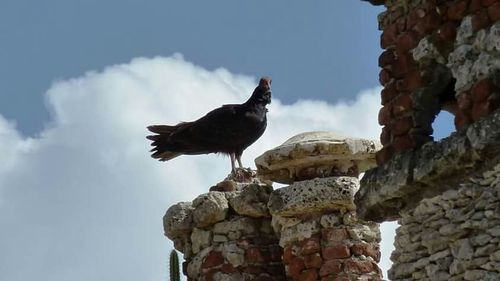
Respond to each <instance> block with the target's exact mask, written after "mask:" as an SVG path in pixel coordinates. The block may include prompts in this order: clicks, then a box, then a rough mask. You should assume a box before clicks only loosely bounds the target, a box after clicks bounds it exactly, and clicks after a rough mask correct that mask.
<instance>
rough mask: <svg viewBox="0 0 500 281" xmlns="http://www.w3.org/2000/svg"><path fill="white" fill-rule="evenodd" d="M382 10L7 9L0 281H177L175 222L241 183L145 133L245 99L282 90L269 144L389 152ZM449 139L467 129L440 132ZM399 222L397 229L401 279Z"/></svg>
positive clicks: (21, 5)
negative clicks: (334, 141)
mask: <svg viewBox="0 0 500 281" xmlns="http://www.w3.org/2000/svg"><path fill="white" fill-rule="evenodd" d="M380 11H381V8H380V7H374V6H371V5H370V4H368V3H366V2H362V1H353V0H335V1H332V0H318V1H314V2H308V3H304V2H303V1H284V0H283V1H282V0H276V1H261V0H258V1H251V2H248V1H247V2H244V3H243V2H241V3H240V2H235V1H217V0H216V1H210V2H201V1H196V2H195V1H182V2H180V1H138V0H122V1H117V0H109V1H102V0H101V1H96V0H86V1H76V0H75V1H71V0H64V1H63V0H59V1H56V0H54V1H26V0H3V1H2V2H1V3H0V42H2V43H1V44H0V62H1V63H0V154H1V155H2V161H1V162H0V225H2V232H0V249H2V251H0V280H10V281H24V280H32V279H34V278H36V279H37V280H47V281H48V280H50V281H59V280H60V281H79V280H82V281H93V280H120V281H128V280H130V281H132V280H134V281H135V280H148V281H149V280H151V281H152V280H162V279H163V280H164V279H165V278H166V276H167V272H166V260H167V255H168V250H169V248H170V247H171V244H170V243H169V242H168V241H167V239H166V238H165V237H163V235H162V234H163V230H162V225H161V218H162V216H163V214H164V212H165V210H166V209H167V208H168V207H169V206H170V205H172V204H174V203H176V202H179V201H187V200H192V199H193V198H194V197H195V196H196V195H198V194H200V193H202V192H206V191H207V190H208V188H209V187H210V186H211V185H213V184H214V183H216V182H218V181H220V180H221V179H223V178H224V177H225V176H226V175H227V173H228V171H229V160H228V159H227V158H225V157H221V156H214V155H209V156H194V157H179V158H178V159H175V161H172V162H168V163H159V162H157V161H153V160H152V159H151V158H150V157H149V154H148V152H147V151H148V149H149V144H148V143H147V141H146V140H145V138H144V137H145V135H146V134H147V132H146V131H145V126H147V125H150V124H153V123H167V124H171V123H176V122H179V121H188V120H193V119H195V118H198V117H200V116H201V115H203V114H204V113H206V112H207V111H208V110H210V109H213V108H215V107H218V106H220V105H221V104H226V103H235V102H242V101H244V100H245V99H246V98H247V97H248V96H249V94H250V92H251V91H252V89H253V87H255V83H256V81H257V79H258V77H259V76H262V75H270V76H272V77H273V103H272V104H271V106H270V108H269V126H268V129H267V131H266V133H265V134H264V135H263V137H262V138H261V139H260V140H259V141H257V142H256V143H255V144H254V145H253V146H251V147H250V148H249V149H248V150H247V151H245V153H244V155H243V162H244V164H245V165H246V166H253V159H254V158H255V157H256V156H258V155H260V154H261V153H263V152H264V151H265V150H267V149H270V148H272V147H274V146H276V145H279V144H280V143H282V142H283V141H285V140H286V139H287V138H289V137H291V136H293V135H295V134H297V133H301V132H304V131H310V130H330V131H335V132H339V133H341V134H345V135H350V136H358V137H366V138H372V139H377V138H378V135H379V134H380V127H379V126H378V124H377V114H378V109H379V107H380V99H379V91H380V87H379V85H378V72H379V69H378V66H377V61H378V55H379V54H380V52H381V50H380V48H379V43H378V42H379V36H380V32H379V31H378V30H377V22H376V18H377V14H378V13H379V12H380ZM436 122H437V123H439V124H437V125H436V127H435V128H437V130H436V135H437V136H444V135H446V134H448V133H449V131H450V130H451V128H452V126H451V124H452V122H451V118H450V117H449V116H448V117H446V116H445V118H440V120H439V121H436ZM393 228H394V225H391V226H387V227H386V228H385V230H384V231H385V232H384V235H385V236H384V237H385V240H384V241H383V243H382V247H383V248H382V249H383V251H384V253H383V255H384V262H383V265H382V266H383V268H384V269H387V267H388V264H389V263H388V255H389V252H388V250H387V249H390V247H391V244H392V241H391V238H392V237H391V235H392V232H391V231H393Z"/></svg>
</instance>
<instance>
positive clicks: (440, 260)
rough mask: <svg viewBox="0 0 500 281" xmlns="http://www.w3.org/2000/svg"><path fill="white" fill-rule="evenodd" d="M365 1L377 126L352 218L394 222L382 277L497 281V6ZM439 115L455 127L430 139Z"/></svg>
mask: <svg viewBox="0 0 500 281" xmlns="http://www.w3.org/2000/svg"><path fill="white" fill-rule="evenodd" d="M368 1H370V2H372V3H373V4H377V5H379V4H384V5H385V6H386V8H387V10H386V11H384V12H383V13H382V14H380V16H379V27H380V29H381V30H382V35H381V46H382V48H383V49H384V52H383V53H382V54H381V55H380V58H379V65H380V67H381V68H382V69H381V72H380V82H381V84H382V85H383V86H384V89H383V91H382V93H381V100H382V105H383V107H382V109H381V110H380V113H379V123H380V124H381V125H383V126H384V128H383V130H382V133H381V136H380V140H381V143H382V145H383V149H382V150H380V151H379V152H378V153H377V162H378V164H379V166H378V167H377V168H374V169H371V170H368V171H367V172H366V173H365V175H364V177H363V179H362V180H361V188H360V190H359V192H358V193H357V195H356V200H355V201H356V206H357V208H358V209H357V212H358V216H359V217H361V218H362V219H367V220H374V221H377V222H383V221H391V220H398V222H399V224H400V227H399V228H398V229H397V232H396V240H395V247H396V250H395V251H394V252H393V253H392V256H391V259H392V261H393V262H394V264H393V266H392V268H391V270H390V271H389V276H388V277H389V279H390V280H401V281H402V280H405V281H409V280H421V281H423V280H426V281H427V280H451V281H458V280H500V263H499V260H500V259H499V257H500V256H499V254H500V216H499V214H500V175H499V171H500V165H499V163H500V110H499V109H498V108H499V106H500V90H499V89H500V37H499V35H500V1H499V0H450V1H443V0H441V1H440V0H386V1H383V0H368ZM440 110H447V111H449V112H451V113H452V114H454V116H455V127H456V129H457V130H456V132H454V133H452V134H451V135H450V136H449V137H447V138H445V139H443V140H440V141H439V142H434V141H433V139H432V122H433V121H434V118H435V116H436V114H437V113H438V112H439V111H440Z"/></svg>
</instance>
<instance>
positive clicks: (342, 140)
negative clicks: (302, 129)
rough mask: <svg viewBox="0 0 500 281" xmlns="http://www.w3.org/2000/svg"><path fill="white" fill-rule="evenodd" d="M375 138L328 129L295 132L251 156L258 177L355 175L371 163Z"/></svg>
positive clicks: (277, 179)
mask: <svg viewBox="0 0 500 281" xmlns="http://www.w3.org/2000/svg"><path fill="white" fill-rule="evenodd" d="M380 147H381V145H380V144H379V143H378V142H377V141H373V140H366V139H355V138H347V137H343V136H339V135H337V134H334V133H331V132H308V133H303V134H299V135H296V136H294V137H292V138H290V139H289V140H287V141H286V142H285V143H283V144H282V145H280V146H279V147H277V148H274V149H272V150H269V151H267V152H265V153H264V154H262V155H261V156H259V157H257V159H255V164H256V166H257V173H258V175H259V177H261V178H263V179H266V180H271V181H275V182H280V183H293V182H294V181H300V180H307V179H313V178H317V177H331V176H342V175H348V176H355V177H356V176H357V175H358V173H360V172H363V171H365V170H367V169H369V168H371V167H374V166H375V152H376V151H377V150H378V149H380Z"/></svg>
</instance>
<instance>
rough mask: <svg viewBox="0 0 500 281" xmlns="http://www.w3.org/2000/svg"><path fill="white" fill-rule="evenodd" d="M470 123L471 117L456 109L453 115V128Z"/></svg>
mask: <svg viewBox="0 0 500 281" xmlns="http://www.w3.org/2000/svg"><path fill="white" fill-rule="evenodd" d="M470 123H472V118H471V117H470V116H469V114H467V113H465V112H464V111H458V112H457V114H456V115H455V128H457V129H461V128H463V127H465V126H467V125H469V124H470Z"/></svg>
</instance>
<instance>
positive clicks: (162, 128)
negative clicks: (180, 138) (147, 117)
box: [148, 125, 177, 134]
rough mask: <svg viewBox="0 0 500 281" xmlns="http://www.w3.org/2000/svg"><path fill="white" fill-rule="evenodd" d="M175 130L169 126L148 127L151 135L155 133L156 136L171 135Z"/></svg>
mask: <svg viewBox="0 0 500 281" xmlns="http://www.w3.org/2000/svg"><path fill="white" fill-rule="evenodd" d="M176 129H177V125H176V126H169V125H152V126H148V130H149V131H150V132H152V133H157V134H171V133H172V132H173V131H175V130H176Z"/></svg>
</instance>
